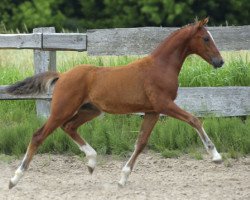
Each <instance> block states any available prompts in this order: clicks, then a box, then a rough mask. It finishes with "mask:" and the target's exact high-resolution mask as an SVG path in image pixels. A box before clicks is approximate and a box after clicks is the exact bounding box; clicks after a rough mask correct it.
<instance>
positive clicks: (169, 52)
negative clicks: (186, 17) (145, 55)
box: [151, 25, 192, 74]
mask: <svg viewBox="0 0 250 200" xmlns="http://www.w3.org/2000/svg"><path fill="white" fill-rule="evenodd" d="M191 31H192V26H191V25H189V26H188V27H185V28H182V29H179V30H177V31H176V32H174V33H173V34H171V35H170V36H169V37H167V38H166V39H165V40H164V41H163V42H162V43H161V44H160V45H159V46H158V47H157V48H156V49H155V50H154V51H153V52H152V53H151V56H152V57H153V58H154V60H155V62H156V63H157V65H159V66H163V67H168V68H173V69H174V70H176V72H177V73H178V74H179V72H180V70H181V67H182V64H183V62H184V61H185V58H186V57H187V56H188V55H189V54H190V53H191V52H190V51H189V49H188V42H189V39H190V38H191Z"/></svg>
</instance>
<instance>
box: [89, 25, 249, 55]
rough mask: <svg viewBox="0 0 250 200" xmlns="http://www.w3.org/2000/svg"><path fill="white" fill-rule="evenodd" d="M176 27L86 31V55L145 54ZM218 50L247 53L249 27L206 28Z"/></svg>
mask: <svg viewBox="0 0 250 200" xmlns="http://www.w3.org/2000/svg"><path fill="white" fill-rule="evenodd" d="M177 29H178V28H169V27H143V28H115V29H96V30H88V31H87V37H88V43H87V45H88V46H87V50H88V54H89V55H143V54H149V53H150V52H152V50H153V49H155V48H156V46H157V45H158V44H159V43H160V42H161V41H162V40H163V39H164V38H166V37H167V36H168V35H169V34H171V33H172V32H173V31H175V30H177ZM208 30H209V31H210V32H211V33H212V35H213V38H214V40H215V42H216V45H217V46H218V48H219V50H227V51H228V50H249V49H250V26H249V25H248V26H228V27H208Z"/></svg>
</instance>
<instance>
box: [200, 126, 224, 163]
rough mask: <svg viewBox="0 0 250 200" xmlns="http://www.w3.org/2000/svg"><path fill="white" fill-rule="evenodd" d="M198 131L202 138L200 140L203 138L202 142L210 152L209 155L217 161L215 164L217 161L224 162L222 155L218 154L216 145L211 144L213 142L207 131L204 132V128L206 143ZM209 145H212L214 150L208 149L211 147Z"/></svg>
mask: <svg viewBox="0 0 250 200" xmlns="http://www.w3.org/2000/svg"><path fill="white" fill-rule="evenodd" d="M196 131H197V133H198V134H199V136H200V138H201V141H202V143H203V144H204V146H205V148H206V150H207V151H208V153H209V154H210V155H212V160H213V161H215V162H216V161H221V160H222V157H221V155H220V154H219V153H218V151H217V149H216V147H215V145H214V144H213V143H212V142H211V140H210V139H209V137H208V135H207V133H206V131H205V130H204V128H203V127H202V131H203V134H204V136H205V141H204V140H203V138H202V137H201V133H200V132H199V131H198V130H197V129H196ZM208 143H210V144H211V145H213V148H212V149H210V148H209V147H208V145H209V144H208Z"/></svg>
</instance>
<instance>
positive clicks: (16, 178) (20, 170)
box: [10, 153, 27, 185]
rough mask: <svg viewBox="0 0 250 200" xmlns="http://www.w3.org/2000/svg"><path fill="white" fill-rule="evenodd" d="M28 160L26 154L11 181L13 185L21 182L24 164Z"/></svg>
mask: <svg viewBox="0 0 250 200" xmlns="http://www.w3.org/2000/svg"><path fill="white" fill-rule="evenodd" d="M26 158H27V153H26V154H25V156H24V158H23V160H22V163H21V165H20V166H19V167H18V168H17V170H16V171H15V175H14V177H12V178H11V179H10V181H11V183H12V184H13V185H16V184H17V183H18V182H19V180H20V179H21V178H22V176H23V174H24V168H23V163H24V161H25V160H26Z"/></svg>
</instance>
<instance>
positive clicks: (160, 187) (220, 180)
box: [0, 152, 250, 200]
mask: <svg viewBox="0 0 250 200" xmlns="http://www.w3.org/2000/svg"><path fill="white" fill-rule="evenodd" d="M98 160H99V162H98V166H97V168H96V170H95V172H94V174H93V175H92V176H91V175H89V173H88V170H87V167H86V166H85V164H84V163H85V160H83V159H81V158H79V157H77V156H66V155H48V154H45V155H36V156H35V158H34V159H33V161H32V163H31V166H30V168H29V170H28V172H27V173H26V174H25V176H24V177H23V178H22V179H21V181H20V182H19V184H18V185H17V186H16V187H14V188H13V189H12V190H9V189H8V182H9V179H10V177H11V176H12V175H13V174H14V171H15V169H16V168H17V166H18V165H19V163H20V160H12V161H11V162H6V161H0V199H3V200H5V199H8V200H15V199H23V200H29V199H35V200H38V199H39V200H40V199H58V200H59V199H60V200H62V199H74V200H78V199H81V200H85V199H86V200H92V199H93V200H98V199H100V200H105V199H107V200H112V199H129V200H132V199H138V200H143V199H150V200H156V199H157V200H158V199H159V200H160V199H161V200H162V199H171V200H172V199H173V200H177V199H180V200H183V199H192V200H196V199H197V200H198V199H199V200H201V199H212V200H217V199H223V200H224V199H227V200H230V199H235V200H236V199H237V200H240V199H244V200H249V199H250V156H248V157H245V158H241V159H239V160H229V161H228V162H229V163H228V162H227V166H226V165H225V164H219V165H217V164H214V163H212V162H211V160H210V159H209V157H208V156H204V159H203V160H195V159H192V158H190V157H189V156H182V157H180V158H178V159H166V158H162V157H161V156H159V155H158V154H155V153H151V152H147V153H143V154H142V155H141V156H140V157H139V159H138V163H137V166H136V168H135V170H134V172H133V173H132V174H131V176H130V178H129V181H128V184H127V185H126V186H125V187H124V188H119V187H118V186H117V181H118V180H119V178H120V170H121V168H122V166H123V164H124V163H125V161H126V160H121V159H120V160H119V159H114V158H112V157H111V156H99V157H98Z"/></svg>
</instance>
